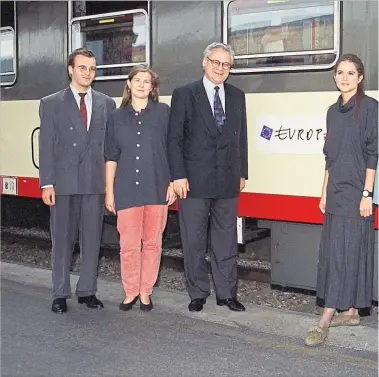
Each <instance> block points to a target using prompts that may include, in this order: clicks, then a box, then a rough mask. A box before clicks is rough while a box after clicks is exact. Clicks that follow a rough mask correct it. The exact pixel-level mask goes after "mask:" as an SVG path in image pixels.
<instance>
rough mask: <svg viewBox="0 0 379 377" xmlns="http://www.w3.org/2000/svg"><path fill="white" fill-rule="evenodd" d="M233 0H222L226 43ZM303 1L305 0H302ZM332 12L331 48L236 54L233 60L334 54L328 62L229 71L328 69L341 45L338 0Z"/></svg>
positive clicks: (223, 36) (337, 54)
mask: <svg viewBox="0 0 379 377" xmlns="http://www.w3.org/2000/svg"><path fill="white" fill-rule="evenodd" d="M232 1H233V0H228V1H223V27H222V41H223V43H225V44H227V43H228V7H229V4H230V3H232ZM304 2H305V1H304ZM333 9H334V11H333V14H334V29H333V33H334V35H333V37H334V43H333V48H332V49H330V50H317V51H315V50H303V51H294V52H272V53H260V54H247V55H236V56H234V61H235V60H239V59H252V58H266V57H277V56H279V57H284V56H301V55H319V54H327V53H329V54H335V59H334V60H333V62H332V63H329V64H308V65H293V66H289V65H288V66H280V67H256V68H249V67H247V68H233V67H232V68H231V70H230V73H250V72H251V73H265V72H288V71H318V70H328V69H331V68H333V67H334V65H335V64H336V62H337V60H338V58H339V55H340V47H341V43H340V41H341V4H340V1H333ZM232 47H233V46H232Z"/></svg>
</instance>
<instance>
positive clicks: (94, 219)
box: [50, 195, 104, 298]
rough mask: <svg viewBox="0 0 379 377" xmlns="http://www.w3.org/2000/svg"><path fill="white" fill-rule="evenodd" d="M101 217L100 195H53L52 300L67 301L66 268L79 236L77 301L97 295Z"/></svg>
mask: <svg viewBox="0 0 379 377" xmlns="http://www.w3.org/2000/svg"><path fill="white" fill-rule="evenodd" d="M103 215H104V195H56V197H55V205H54V206H52V207H51V208H50V231H51V240H52V258H51V264H52V277H53V296H54V297H56V298H63V297H70V296H71V285H70V266H71V261H72V253H73V250H74V246H75V242H76V240H77V237H78V234H79V246H80V277H79V281H78V283H77V286H76V294H77V295H78V296H79V297H83V296H89V295H93V294H95V292H96V291H97V267H98V262H99V251H100V242H101V233H102V226H103Z"/></svg>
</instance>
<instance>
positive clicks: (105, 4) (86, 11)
mask: <svg viewBox="0 0 379 377" xmlns="http://www.w3.org/2000/svg"><path fill="white" fill-rule="evenodd" d="M70 4H71V10H70V9H69V12H70V13H71V14H72V16H73V18H72V19H71V25H70V36H69V40H70V51H73V50H75V49H77V48H79V47H86V48H88V49H89V50H91V51H93V52H94V54H95V55H96V63H97V71H96V80H107V79H120V78H126V77H127V76H128V74H129V72H130V70H131V69H132V67H133V66H135V65H140V64H142V65H145V66H148V65H149V63H150V59H149V58H150V55H149V41H150V40H149V19H148V12H147V11H148V2H147V1H142V2H141V1H139V2H138V1H74V2H71V3H70Z"/></svg>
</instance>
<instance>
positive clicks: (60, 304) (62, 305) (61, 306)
mask: <svg viewBox="0 0 379 377" xmlns="http://www.w3.org/2000/svg"><path fill="white" fill-rule="evenodd" d="M51 310H52V311H53V312H54V313H66V312H67V304H66V299H65V298H56V299H55V300H54V301H53V305H52V307H51Z"/></svg>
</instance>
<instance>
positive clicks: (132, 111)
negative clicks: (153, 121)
mask: <svg viewBox="0 0 379 377" xmlns="http://www.w3.org/2000/svg"><path fill="white" fill-rule="evenodd" d="M153 107H154V101H153V100H152V99H151V98H149V100H148V102H147V106H146V107H145V108H144V109H143V111H146V110H151V109H152V108H153ZM126 110H128V112H130V113H135V112H136V111H135V110H134V109H133V106H132V102H131V101H130V102H129V103H128V104H127V105H126Z"/></svg>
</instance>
